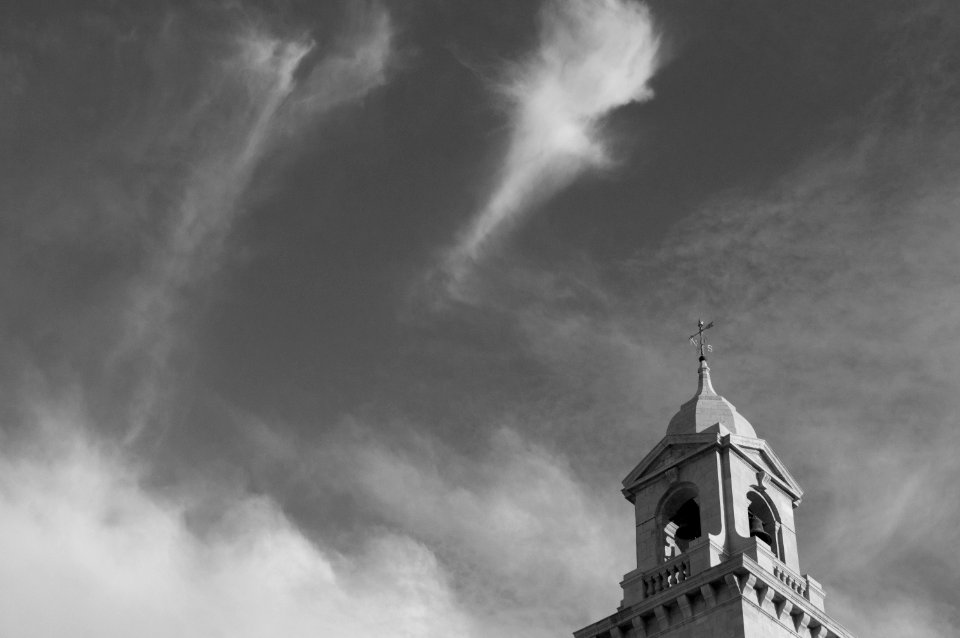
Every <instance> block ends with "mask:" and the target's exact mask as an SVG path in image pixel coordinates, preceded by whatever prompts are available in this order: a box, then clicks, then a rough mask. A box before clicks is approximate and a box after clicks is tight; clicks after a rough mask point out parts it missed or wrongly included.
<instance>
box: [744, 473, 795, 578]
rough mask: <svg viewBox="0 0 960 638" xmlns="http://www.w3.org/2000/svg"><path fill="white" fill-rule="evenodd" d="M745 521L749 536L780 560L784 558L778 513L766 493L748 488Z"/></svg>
mask: <svg viewBox="0 0 960 638" xmlns="http://www.w3.org/2000/svg"><path fill="white" fill-rule="evenodd" d="M747 502H748V505H747V523H748V525H749V529H750V536H753V537H756V538H757V539H758V540H759V541H761V542H762V543H764V544H765V545H766V546H767V547H769V548H770V551H771V552H773V555H774V556H776V557H777V558H778V559H780V560H781V561H784V562H785V560H786V558H785V556H784V553H783V538H782V534H781V531H780V514H779V512H777V508H776V506H775V505H774V504H773V503H772V502H771V501H770V499H769V498H768V497H767V495H766V494H762V493H760V492H755V491H753V490H750V491H749V492H747Z"/></svg>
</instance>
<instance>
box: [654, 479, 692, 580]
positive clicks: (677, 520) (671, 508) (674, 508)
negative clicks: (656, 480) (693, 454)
mask: <svg viewBox="0 0 960 638" xmlns="http://www.w3.org/2000/svg"><path fill="white" fill-rule="evenodd" d="M699 500H700V499H699V494H698V493H697V488H696V487H695V486H693V485H691V484H687V485H683V486H680V487H678V488H676V489H675V490H673V491H672V492H671V493H670V494H669V495H668V496H667V498H665V499H664V501H663V503H662V504H661V506H660V515H659V521H660V526H661V532H662V538H663V560H665V561H667V560H670V559H671V558H674V557H676V556H678V555H680V554H682V553H683V552H685V551H687V548H688V547H689V546H690V543H691V542H692V541H694V540H696V539H698V538H700V536H701V533H702V530H701V529H700V503H699Z"/></svg>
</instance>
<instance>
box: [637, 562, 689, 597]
mask: <svg viewBox="0 0 960 638" xmlns="http://www.w3.org/2000/svg"><path fill="white" fill-rule="evenodd" d="M690 575H691V572H690V556H689V555H687V554H681V555H680V556H677V557H676V558H673V559H671V560H670V561H669V562H666V563H664V564H663V565H661V566H659V567H657V568H656V569H651V570H650V571H648V572H645V573H644V574H643V597H644V598H648V597H650V596H653V595H655V594H658V593H660V592H662V591H663V590H665V589H670V588H671V587H673V586H674V585H678V584H680V583H682V582H683V581H685V580H686V579H688V578H690Z"/></svg>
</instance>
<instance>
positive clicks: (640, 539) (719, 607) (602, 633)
mask: <svg viewBox="0 0 960 638" xmlns="http://www.w3.org/2000/svg"><path fill="white" fill-rule="evenodd" d="M711 325H712V324H711ZM699 327H700V344H699V345H700V348H701V354H700V360H699V366H698V370H697V378H698V381H697V390H696V393H695V394H694V396H693V397H692V398H691V399H690V400H689V401H687V402H685V403H684V404H683V405H681V406H680V409H679V411H678V412H677V413H676V414H675V415H674V416H673V418H671V419H670V422H669V424H668V425H667V431H666V435H665V436H664V437H663V439H661V441H660V442H659V443H658V444H657V445H656V446H655V447H654V448H653V450H651V451H650V453H648V454H647V455H646V456H645V457H644V458H643V459H642V460H641V461H640V462H639V463H638V464H637V465H636V467H635V468H634V469H633V470H632V471H631V472H630V473H629V474H628V475H627V477H626V478H625V479H624V480H623V490H622V491H623V495H624V496H625V497H626V498H627V500H628V501H630V502H631V503H632V504H633V506H634V512H635V524H636V551H637V564H636V568H635V569H633V570H631V571H629V572H627V574H626V575H624V577H623V581H622V582H621V586H622V588H623V600H622V601H621V604H620V607H619V609H618V611H617V612H616V613H615V614H613V615H611V616H609V617H607V618H605V619H603V620H600V621H599V622H596V623H594V624H592V625H590V626H588V627H585V628H583V629H581V630H579V631H576V632H574V636H575V637H576V638H619V637H626V636H630V637H634V636H636V637H646V636H664V637H665V638H667V637H674V636H677V637H683V638H696V637H698V636H704V637H706V636H724V637H730V638H739V637H741V636H744V637H746V636H749V637H751V638H754V637H755V638H760V637H763V638H775V637H777V636H784V637H786V636H790V637H794V638H795V637H796V636H797V635H799V636H801V637H802V638H852V637H851V634H850V633H849V632H847V631H846V630H845V629H844V628H843V627H841V626H840V625H839V624H837V623H836V622H835V621H833V620H832V619H831V618H830V617H829V616H827V615H826V613H825V611H824V604H823V603H824V597H825V594H824V591H823V589H822V587H821V586H820V584H819V583H818V582H817V581H816V580H814V579H813V578H811V577H810V576H808V575H801V573H800V561H799V555H798V546H797V537H796V531H795V526H794V510H795V508H796V507H797V506H799V504H800V500H801V497H802V495H803V492H802V490H801V489H800V486H799V485H798V484H797V482H796V480H795V479H794V478H793V477H792V476H791V475H790V473H789V472H788V471H787V469H786V467H785V466H784V465H783V463H782V462H781V461H780V459H778V458H777V456H776V454H774V452H773V450H772V449H771V448H770V446H769V445H768V444H767V443H766V442H765V441H764V440H763V439H760V438H758V437H757V434H756V431H755V430H754V428H753V426H752V425H751V424H750V422H749V421H748V420H747V419H746V418H745V417H744V416H743V415H741V414H740V413H739V412H738V411H737V409H736V408H735V407H734V406H733V404H732V403H730V402H729V401H727V400H726V399H725V398H723V397H722V396H720V395H719V394H717V392H716V390H715V389H714V387H713V381H712V379H711V377H710V367H709V365H708V364H707V359H706V356H705V354H704V350H703V348H704V342H703V340H702V332H703V330H704V329H705V327H704V326H703V322H700V326H699ZM707 327H709V326H707Z"/></svg>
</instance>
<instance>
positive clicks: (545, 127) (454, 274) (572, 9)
mask: <svg viewBox="0 0 960 638" xmlns="http://www.w3.org/2000/svg"><path fill="white" fill-rule="evenodd" d="M658 46H659V41H658V38H657V35H656V33H655V30H654V26H653V23H652V20H651V16H650V12H649V10H648V9H647V7H646V6H645V5H642V4H639V3H635V2H631V1H629V0H548V2H546V3H545V4H544V6H543V8H542V10H541V14H540V35H539V41H538V44H537V47H536V49H535V50H534V51H532V52H531V53H530V54H529V55H528V56H527V57H526V58H525V59H524V60H522V61H520V62H517V63H515V64H512V65H510V66H509V67H508V69H507V71H506V80H505V81H504V82H503V84H502V85H500V86H499V87H498V89H499V93H500V97H501V98H502V99H503V100H504V101H505V103H506V105H507V109H508V112H509V118H510V139H509V142H508V147H507V150H506V153H505V155H504V157H503V161H502V168H501V170H500V173H499V176H498V178H497V180H496V182H495V184H494V186H493V188H492V191H491V192H490V194H489V197H488V199H487V201H486V203H485V204H484V205H483V207H482V208H481V209H480V210H479V211H478V212H477V214H476V216H475V218H474V220H473V222H472V223H471V225H470V227H469V228H468V229H467V230H466V232H465V233H464V234H463V235H462V237H461V238H460V240H459V241H458V243H457V244H456V246H455V247H454V248H453V249H452V250H451V251H450V253H449V254H448V255H447V258H446V263H445V268H446V271H447V274H448V275H449V277H450V280H451V283H450V288H451V290H452V291H453V292H455V293H456V292H458V291H457V289H458V287H459V286H460V285H461V284H462V281H463V279H464V278H465V277H466V275H467V273H468V271H469V269H470V268H471V267H472V264H473V263H474V262H475V261H476V260H478V259H479V258H481V256H482V255H483V253H484V251H485V250H487V249H488V248H489V244H490V243H491V242H492V241H493V240H494V237H495V236H496V235H497V234H499V233H500V232H502V231H503V230H504V228H505V227H506V226H508V225H509V224H511V223H512V222H514V221H516V219H517V218H518V217H519V216H520V215H522V214H523V213H525V212H527V211H528V210H529V209H530V208H532V207H533V206H535V205H536V204H538V203H539V202H541V201H542V200H544V199H546V198H548V197H550V196H551V195H553V194H554V193H556V192H557V191H559V190H560V189H562V188H563V187H564V186H566V185H568V184H569V183H570V182H571V181H572V180H573V179H575V178H576V177H577V175H579V174H580V173H582V172H583V171H585V170H588V169H592V168H600V167H604V166H606V165H608V164H609V163H610V162H611V157H610V155H609V152H608V150H607V147H606V144H605V140H604V138H603V135H602V131H601V127H600V124H601V121H602V119H603V117H604V116H606V115H607V114H609V113H610V112H611V111H613V110H614V109H616V108H617V107H620V106H624V105H626V104H629V103H631V102H635V101H640V100H646V99H649V98H650V97H651V96H652V93H651V91H650V88H649V87H648V82H649V80H650V78H651V77H652V76H653V73H654V71H655V70H656V63H657V50H658Z"/></svg>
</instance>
